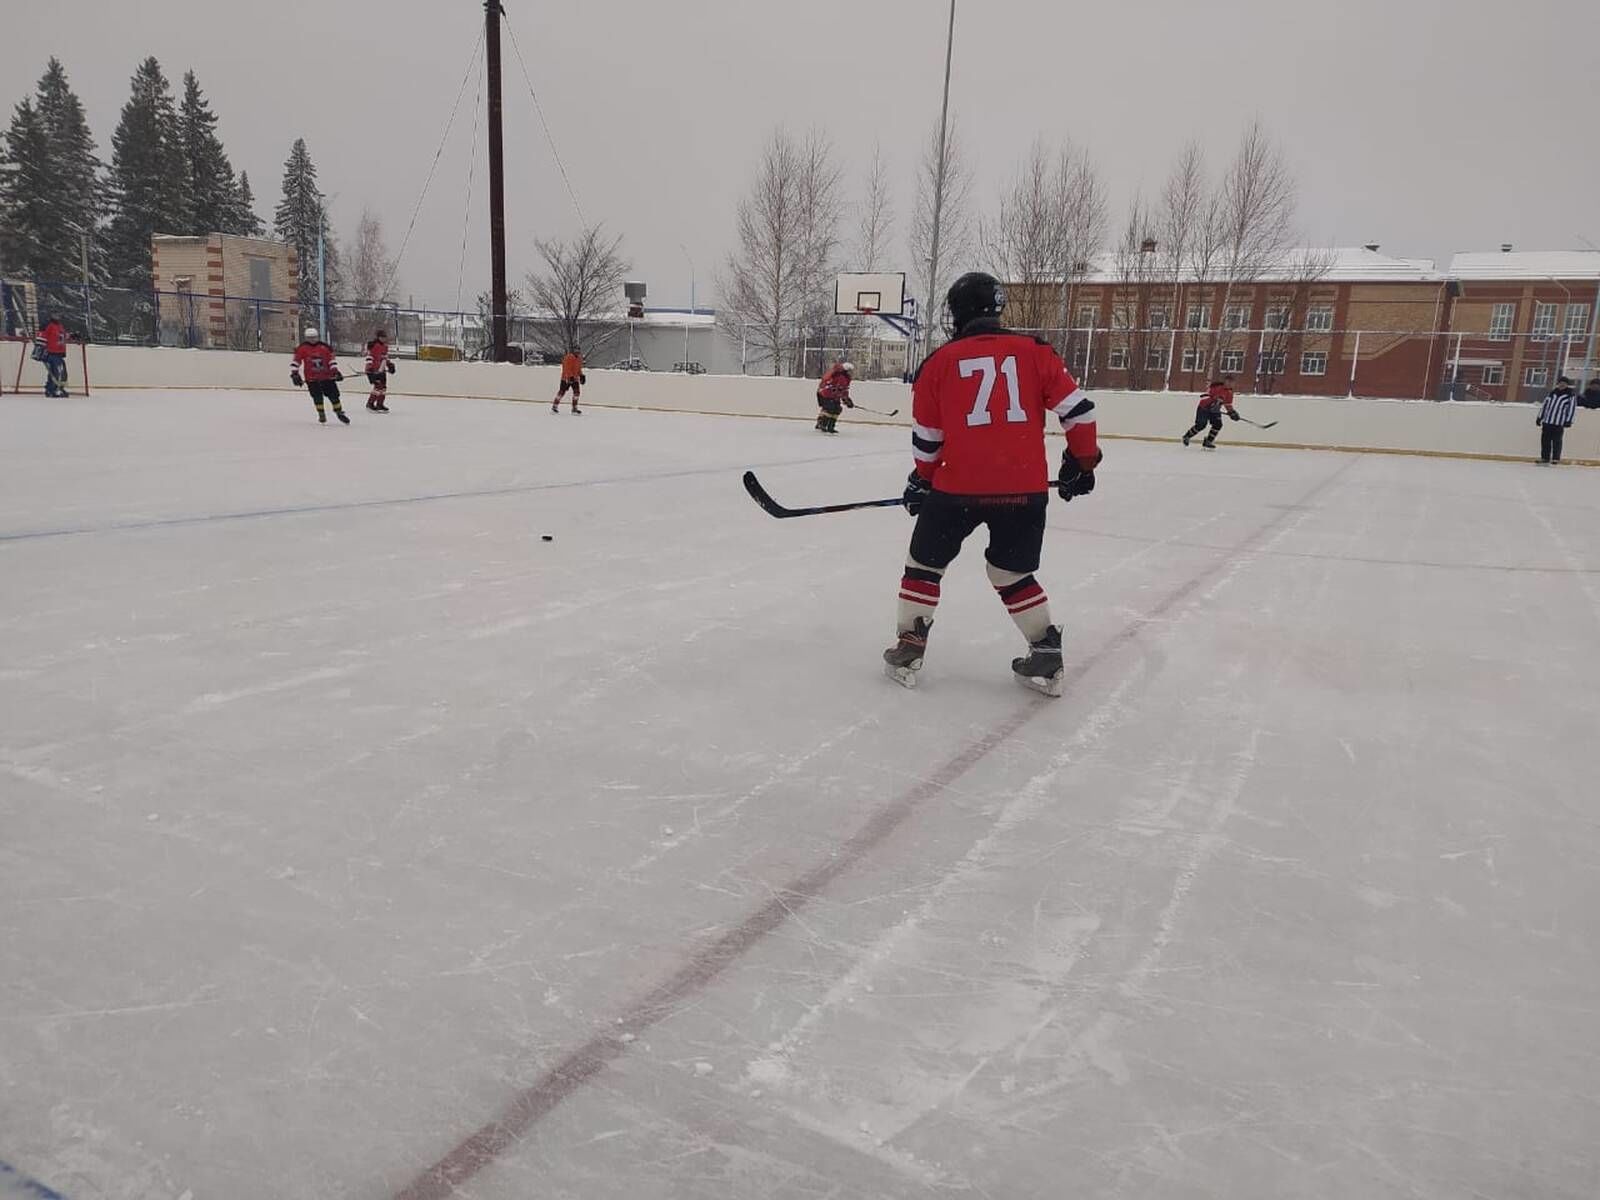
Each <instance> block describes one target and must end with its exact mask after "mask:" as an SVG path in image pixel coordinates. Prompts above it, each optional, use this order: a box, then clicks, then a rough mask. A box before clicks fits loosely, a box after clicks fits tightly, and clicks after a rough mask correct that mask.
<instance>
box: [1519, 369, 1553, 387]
mask: <svg viewBox="0 0 1600 1200" xmlns="http://www.w3.org/2000/svg"><path fill="white" fill-rule="evenodd" d="M1522 382H1523V383H1525V384H1527V385H1528V386H1529V387H1543V386H1544V385H1545V384H1547V383H1549V382H1550V373H1549V372H1548V371H1547V370H1546V369H1545V368H1544V367H1528V368H1527V369H1526V370H1524V371H1523V372H1522Z"/></svg>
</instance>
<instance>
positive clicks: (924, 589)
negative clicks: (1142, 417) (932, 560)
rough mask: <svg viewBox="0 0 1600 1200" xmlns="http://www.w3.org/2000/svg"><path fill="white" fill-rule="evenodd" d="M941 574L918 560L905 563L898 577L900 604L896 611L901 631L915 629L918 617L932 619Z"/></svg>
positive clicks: (937, 603)
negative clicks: (904, 569)
mask: <svg viewBox="0 0 1600 1200" xmlns="http://www.w3.org/2000/svg"><path fill="white" fill-rule="evenodd" d="M943 575H944V572H943V571H935V570H934V569H933V568H931V567H924V566H923V565H922V564H920V563H918V562H914V561H908V562H907V563H906V573H905V574H904V575H902V576H901V577H900V604H899V607H898V609H897V611H896V622H897V627H898V629H899V631H900V632H901V633H906V632H909V631H910V630H912V629H915V628H916V625H917V618H918V617H924V618H926V619H927V620H929V621H931V620H933V610H934V609H935V608H937V607H938V606H939V580H940V579H941V578H942V577H943Z"/></svg>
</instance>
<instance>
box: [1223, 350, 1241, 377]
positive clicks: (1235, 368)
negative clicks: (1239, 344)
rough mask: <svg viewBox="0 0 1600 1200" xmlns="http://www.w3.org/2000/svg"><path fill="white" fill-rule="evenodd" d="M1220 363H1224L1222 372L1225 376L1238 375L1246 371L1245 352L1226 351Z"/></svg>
mask: <svg viewBox="0 0 1600 1200" xmlns="http://www.w3.org/2000/svg"><path fill="white" fill-rule="evenodd" d="M1219 361H1220V362H1221V363H1222V372H1223V374H1224V375H1237V374H1238V373H1239V372H1240V371H1242V370H1244V351H1243V350H1224V351H1223V352H1222V357H1221V359H1220V360H1219Z"/></svg>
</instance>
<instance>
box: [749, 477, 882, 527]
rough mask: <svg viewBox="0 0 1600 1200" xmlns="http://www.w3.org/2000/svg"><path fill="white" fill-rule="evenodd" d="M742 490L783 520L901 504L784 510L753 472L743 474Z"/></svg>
mask: <svg viewBox="0 0 1600 1200" xmlns="http://www.w3.org/2000/svg"><path fill="white" fill-rule="evenodd" d="M744 490H745V491H747V492H749V493H750V499H752V500H754V501H755V502H756V503H757V504H759V505H760V506H761V507H762V508H764V509H765V510H766V511H767V512H768V513H769V514H771V515H772V516H774V517H777V518H779V519H780V520H783V519H785V518H788V517H815V516H818V515H819V514H821V513H836V512H850V511H852V510H854V509H857V508H888V507H889V506H890V505H891V504H903V503H905V501H903V500H902V499H901V498H900V497H899V496H895V497H893V498H892V499H889V500H857V501H854V502H852V503H850V504H819V505H816V506H815V507H812V508H785V507H784V506H783V505H781V504H779V503H778V502H777V501H776V500H774V499H773V498H772V497H771V496H770V495H768V493H767V489H766V488H764V487H762V486H761V481H760V480H759V479H757V478H756V473H755V472H754V471H746V472H745V473H744Z"/></svg>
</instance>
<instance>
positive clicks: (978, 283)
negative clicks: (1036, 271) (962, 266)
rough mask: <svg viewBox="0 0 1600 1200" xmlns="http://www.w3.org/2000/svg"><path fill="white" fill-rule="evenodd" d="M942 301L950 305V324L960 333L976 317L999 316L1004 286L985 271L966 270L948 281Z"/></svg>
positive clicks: (1004, 303)
mask: <svg viewBox="0 0 1600 1200" xmlns="http://www.w3.org/2000/svg"><path fill="white" fill-rule="evenodd" d="M945 303H946V304H947V305H949V307H950V324H951V325H952V326H954V328H955V331H956V332H957V333H960V332H961V330H962V328H963V327H964V326H965V325H967V323H968V322H971V321H975V320H977V319H978V318H979V317H998V316H999V315H1000V314H1001V312H1002V311H1004V309H1005V306H1006V289H1005V288H1004V287H1003V286H1001V283H1000V281H999V280H998V279H996V278H995V277H994V276H993V275H990V274H988V273H987V272H985V271H968V272H967V273H966V274H965V275H963V276H962V277H961V278H960V279H958V280H956V281H955V282H954V283H952V284H951V285H950V291H949V292H948V293H946V295H945Z"/></svg>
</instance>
